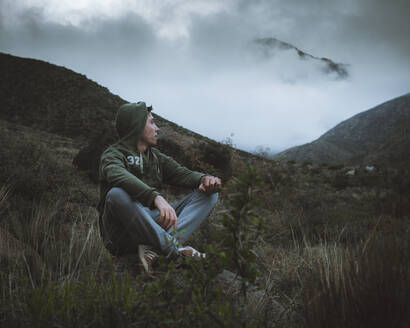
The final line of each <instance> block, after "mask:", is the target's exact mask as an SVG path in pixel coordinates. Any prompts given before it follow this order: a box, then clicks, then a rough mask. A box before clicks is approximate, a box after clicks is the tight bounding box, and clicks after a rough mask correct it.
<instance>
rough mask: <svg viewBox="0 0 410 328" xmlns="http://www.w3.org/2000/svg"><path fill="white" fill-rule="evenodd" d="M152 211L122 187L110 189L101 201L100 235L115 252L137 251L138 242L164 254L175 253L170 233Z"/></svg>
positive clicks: (173, 254)
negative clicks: (101, 230) (101, 231)
mask: <svg viewBox="0 0 410 328" xmlns="http://www.w3.org/2000/svg"><path fill="white" fill-rule="evenodd" d="M152 212H154V211H151V210H150V209H149V208H147V207H144V206H142V205H141V204H140V203H139V202H136V201H134V200H132V199H131V197H130V196H129V195H128V194H127V192H125V191H124V190H123V189H121V188H112V189H111V190H110V191H109V192H108V194H107V196H106V200H105V208H104V214H103V217H102V220H103V230H104V232H103V235H106V238H109V239H110V241H111V242H112V246H113V248H114V249H118V251H119V253H128V252H129V253H137V250H138V245H148V246H152V247H153V248H154V249H156V250H157V251H160V252H161V253H162V254H164V255H166V256H168V257H173V256H176V255H177V248H176V246H175V244H174V243H172V242H170V240H172V239H173V238H172V236H171V235H170V234H169V233H168V232H167V231H165V230H164V229H162V228H161V227H160V226H159V225H158V224H157V223H156V222H155V220H154V219H153V218H152V214H153V213H152ZM108 246H109V245H108ZM107 248H109V249H110V247H107Z"/></svg>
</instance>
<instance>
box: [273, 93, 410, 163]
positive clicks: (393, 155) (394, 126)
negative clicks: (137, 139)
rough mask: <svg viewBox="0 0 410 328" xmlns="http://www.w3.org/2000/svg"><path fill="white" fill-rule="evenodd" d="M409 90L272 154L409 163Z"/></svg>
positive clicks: (321, 159)
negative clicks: (304, 140) (307, 140)
mask: <svg viewBox="0 0 410 328" xmlns="http://www.w3.org/2000/svg"><path fill="white" fill-rule="evenodd" d="M408 149H410V93H406V94H404V95H402V96H399V97H396V98H393V99H391V100H388V101H386V102H384V103H382V104H380V105H377V106H375V107H373V108H370V109H368V110H365V111H363V112H360V113H358V114H356V115H354V116H352V117H350V118H348V119H346V120H344V121H342V122H340V123H339V124H337V125H336V126H335V127H334V128H332V129H330V130H328V131H327V132H325V133H324V134H323V135H321V136H320V137H319V138H318V139H316V140H314V141H312V142H310V143H307V144H304V145H300V146H295V147H292V148H289V149H286V150H284V151H283V152H280V153H278V154H275V155H273V156H272V158H273V159H275V160H294V161H297V162H305V161H308V162H313V163H325V162H326V163H330V164H348V165H360V164H366V163H369V164H375V165H384V166H393V167H405V166H406V165H407V166H408V164H409V163H410V155H409V152H408Z"/></svg>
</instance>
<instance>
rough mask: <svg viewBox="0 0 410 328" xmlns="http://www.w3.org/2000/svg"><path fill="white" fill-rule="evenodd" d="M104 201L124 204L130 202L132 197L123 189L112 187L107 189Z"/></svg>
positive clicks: (118, 204) (111, 203)
mask: <svg viewBox="0 0 410 328" xmlns="http://www.w3.org/2000/svg"><path fill="white" fill-rule="evenodd" d="M105 201H106V202H107V203H109V204H110V205H114V206H126V205H128V204H130V203H131V202H132V199H131V197H130V196H129V195H128V193H127V192H126V191H125V190H124V189H122V188H118V187H114V188H111V189H110V191H108V193H107V196H106V197H105Z"/></svg>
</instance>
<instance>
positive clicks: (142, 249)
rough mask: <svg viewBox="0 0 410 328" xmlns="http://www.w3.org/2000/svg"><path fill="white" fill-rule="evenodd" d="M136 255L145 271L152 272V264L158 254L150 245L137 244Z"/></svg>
mask: <svg viewBox="0 0 410 328" xmlns="http://www.w3.org/2000/svg"><path fill="white" fill-rule="evenodd" d="M138 256H139V258H140V261H141V263H142V266H143V267H144V270H145V272H147V273H152V266H153V264H154V263H155V261H156V260H157V259H158V254H157V253H155V252H154V251H153V250H152V247H150V246H147V245H139V246H138Z"/></svg>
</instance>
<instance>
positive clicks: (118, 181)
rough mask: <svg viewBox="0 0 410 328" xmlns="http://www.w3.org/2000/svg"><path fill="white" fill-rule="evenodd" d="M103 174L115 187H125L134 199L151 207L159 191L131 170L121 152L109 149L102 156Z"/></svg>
mask: <svg viewBox="0 0 410 328" xmlns="http://www.w3.org/2000/svg"><path fill="white" fill-rule="evenodd" d="M100 165H101V168H100V169H101V175H102V176H103V177H104V178H105V179H106V181H107V182H108V183H109V184H110V185H112V186H113V187H120V188H122V189H124V190H125V191H126V192H127V193H128V194H129V195H130V196H131V198H132V199H135V200H138V201H139V202H140V203H141V204H142V205H144V206H147V207H151V206H152V205H153V203H154V199H155V198H156V197H157V196H158V195H159V193H158V192H157V191H156V190H155V188H152V187H150V186H148V185H147V184H145V183H144V182H143V181H141V180H140V179H138V178H137V177H136V176H135V175H133V174H132V173H131V172H129V171H128V170H127V168H126V166H125V163H124V158H123V155H122V153H121V152H119V151H116V150H113V149H109V150H107V151H105V152H104V153H103V155H102V156H101V161H100Z"/></svg>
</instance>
